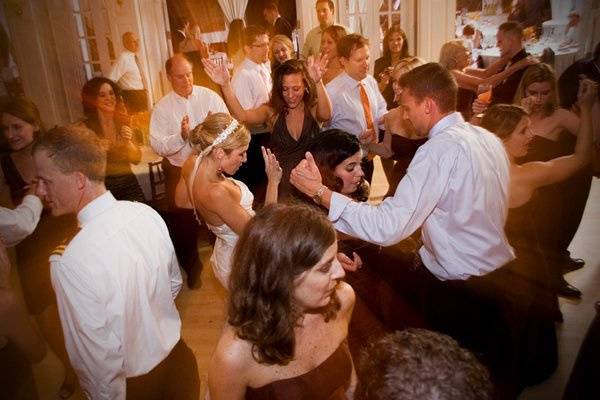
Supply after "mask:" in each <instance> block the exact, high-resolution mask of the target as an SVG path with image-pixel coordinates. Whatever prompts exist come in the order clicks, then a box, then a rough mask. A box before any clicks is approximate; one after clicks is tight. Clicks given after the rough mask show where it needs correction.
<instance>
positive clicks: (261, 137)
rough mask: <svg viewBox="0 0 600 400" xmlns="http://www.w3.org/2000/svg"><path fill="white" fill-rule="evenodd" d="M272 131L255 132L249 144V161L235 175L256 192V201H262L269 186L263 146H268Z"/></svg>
mask: <svg viewBox="0 0 600 400" xmlns="http://www.w3.org/2000/svg"><path fill="white" fill-rule="evenodd" d="M270 135H271V134H270V133H269V132H265V133H257V134H253V135H252V136H251V138H250V144H249V146H248V152H247V153H246V154H247V157H248V159H247V161H246V162H245V163H244V164H242V166H241V167H240V169H238V171H237V172H236V173H235V175H234V176H233V177H234V178H235V179H238V180H240V181H242V182H244V183H245V184H246V185H247V186H248V189H250V191H251V192H252V193H253V194H254V202H255V203H257V204H258V203H262V202H263V200H264V197H265V192H266V188H267V174H266V173H265V160H264V159H263V156H262V151H261V149H260V147H261V146H265V147H267V146H268V143H269V138H270Z"/></svg>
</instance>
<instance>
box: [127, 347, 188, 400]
mask: <svg viewBox="0 0 600 400" xmlns="http://www.w3.org/2000/svg"><path fill="white" fill-rule="evenodd" d="M198 396H200V377H199V374H198V365H197V364H196V358H195V357H194V353H192V350H191V349H190V348H189V347H188V346H187V345H186V344H185V342H184V341H183V340H180V341H179V342H177V344H176V345H175V347H173V350H171V352H170V353H169V355H168V356H167V357H166V358H165V359H164V360H162V361H161V362H160V363H159V364H158V365H157V366H156V367H154V368H153V369H152V370H151V371H150V372H148V373H147V374H144V375H140V376H136V377H132V378H127V400H138V399H139V400H163V399H164V400H167V399H169V400H170V399H183V400H186V399H189V400H192V399H193V400H197V399H198Z"/></svg>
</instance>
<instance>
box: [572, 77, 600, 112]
mask: <svg viewBox="0 0 600 400" xmlns="http://www.w3.org/2000/svg"><path fill="white" fill-rule="evenodd" d="M597 97H598V84H597V83H596V82H594V81H593V80H591V79H587V78H586V79H583V80H581V81H579V93H578V94H577V102H578V103H579V106H580V107H582V108H583V107H588V108H591V107H592V105H593V104H594V101H596V99H597Z"/></svg>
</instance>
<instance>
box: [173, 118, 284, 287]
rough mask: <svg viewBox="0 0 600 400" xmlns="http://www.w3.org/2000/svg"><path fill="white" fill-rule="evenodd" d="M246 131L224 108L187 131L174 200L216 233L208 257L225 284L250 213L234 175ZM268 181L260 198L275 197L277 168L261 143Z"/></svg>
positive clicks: (245, 189)
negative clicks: (186, 152)
mask: <svg viewBox="0 0 600 400" xmlns="http://www.w3.org/2000/svg"><path fill="white" fill-rule="evenodd" d="M249 142H250V133H249V132H248V130H247V129H246V127H245V126H244V125H242V124H240V123H238V122H237V121H236V120H235V119H234V118H233V117H231V116H230V115H229V114H225V113H215V114H211V115H209V116H208V117H206V119H205V120H204V122H203V123H202V124H200V125H198V126H197V127H196V128H194V130H193V131H192V132H191V133H190V135H189V143H190V146H192V148H193V149H194V151H195V154H193V155H191V156H190V157H189V158H188V159H187V160H186V162H185V163H184V165H183V168H182V171H181V177H182V178H181V179H180V180H179V184H178V185H177V191H176V195H175V202H176V204H177V205H178V206H179V207H182V208H191V209H193V210H194V214H195V215H196V219H197V220H198V223H202V222H201V219H200V217H201V218H202V220H204V221H205V222H206V225H207V226H208V228H209V229H210V230H211V231H212V232H213V233H214V234H215V235H216V236H217V240H216V242H215V245H214V247H213V253H212V256H211V262H212V265H213V271H214V273H215V276H216V277H217V279H219V281H220V282H221V284H222V285H223V287H225V289H227V288H228V282H229V274H230V272H231V258H232V256H233V249H234V247H235V244H236V242H237V239H238V235H239V234H240V233H241V232H242V231H243V229H244V228H245V227H246V224H247V223H248V221H250V219H251V218H252V217H253V216H254V210H252V201H253V200H254V196H253V195H252V193H251V192H250V190H249V189H248V187H247V186H246V185H245V184H244V183H243V182H240V181H238V180H235V179H233V178H229V177H227V176H225V175H224V174H227V175H233V174H234V173H235V172H236V171H237V170H238V168H239V167H240V166H241V165H242V163H244V162H245V161H246V151H247V150H248V143H249ZM263 157H264V159H265V171H266V173H267V178H268V184H267V193H266V198H265V204H269V203H276V202H277V187H278V185H279V182H280V181H281V174H282V173H281V168H280V167H279V163H278V162H277V159H276V158H275V156H274V155H273V154H272V153H271V151H270V150H268V149H264V148H263Z"/></svg>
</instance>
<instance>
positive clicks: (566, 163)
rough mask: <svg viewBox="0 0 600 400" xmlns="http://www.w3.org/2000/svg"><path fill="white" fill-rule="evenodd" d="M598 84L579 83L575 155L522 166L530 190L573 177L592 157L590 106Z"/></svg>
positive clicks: (589, 81) (594, 98)
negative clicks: (579, 115)
mask: <svg viewBox="0 0 600 400" xmlns="http://www.w3.org/2000/svg"><path fill="white" fill-rule="evenodd" d="M597 87H598V84H597V83H595V82H594V81H591V80H589V79H585V80H583V81H582V82H581V90H582V91H581V96H580V99H579V106H580V108H581V120H580V124H579V133H578V134H577V143H576V144H575V153H573V154H571V155H568V156H564V157H559V158H555V159H553V160H550V161H547V162H531V163H527V164H524V165H523V166H522V168H523V179H524V182H525V183H526V184H528V185H531V187H532V189H535V188H538V187H541V186H547V185H551V184H553V183H556V182H560V181H562V180H564V179H566V178H568V177H569V176H571V175H573V174H574V173H575V172H577V171H578V170H579V169H581V168H583V167H584V166H585V165H587V164H588V163H589V162H590V160H591V157H592V147H593V138H592V134H593V132H592V106H593V104H594V101H597V100H596V98H597V91H598V89H597Z"/></svg>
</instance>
